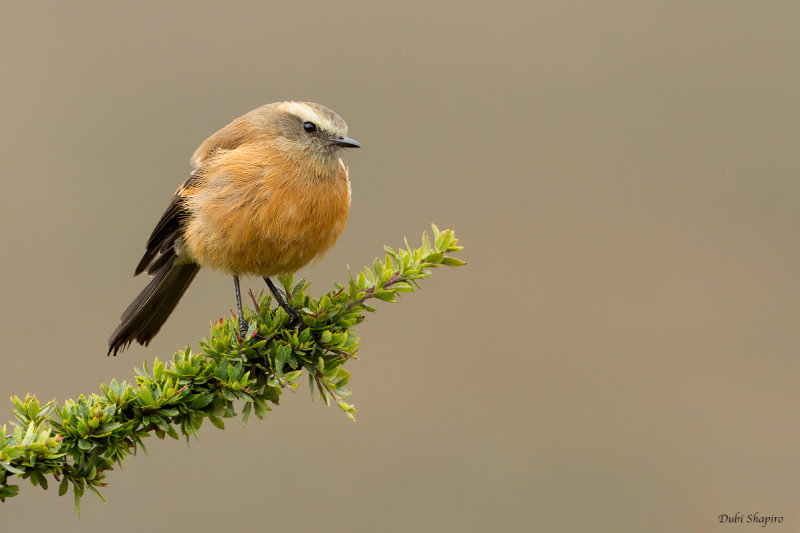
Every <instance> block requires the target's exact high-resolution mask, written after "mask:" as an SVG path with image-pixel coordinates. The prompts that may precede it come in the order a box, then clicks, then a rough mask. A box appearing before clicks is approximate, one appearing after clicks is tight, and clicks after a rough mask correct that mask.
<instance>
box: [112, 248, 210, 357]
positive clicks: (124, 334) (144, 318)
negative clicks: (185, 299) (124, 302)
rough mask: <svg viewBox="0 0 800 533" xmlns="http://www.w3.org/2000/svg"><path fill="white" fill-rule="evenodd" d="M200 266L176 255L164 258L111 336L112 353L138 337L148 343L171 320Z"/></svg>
mask: <svg viewBox="0 0 800 533" xmlns="http://www.w3.org/2000/svg"><path fill="white" fill-rule="evenodd" d="M198 270H200V267H199V266H198V265H197V264H195V263H182V264H177V265H176V264H175V256H174V255H173V256H172V257H171V258H170V259H169V260H168V261H166V262H164V264H163V265H161V268H159V269H158V270H157V271H156V272H154V274H155V276H154V277H153V279H152V280H150V283H148V284H147V287H145V288H144V290H143V291H142V292H141V293H140V294H139V296H137V297H136V299H135V300H134V301H133V302H132V303H131V305H129V306H128V308H127V309H126V310H125V312H124V313H122V316H121V317H120V324H119V326H117V329H115V330H114V333H112V334H111V338H110V339H109V340H108V354H109V355H111V353H112V352H113V353H114V355H117V352H119V351H120V350H123V349H125V348H126V347H127V346H128V345H129V344H130V343H131V342H133V341H134V340H135V341H136V342H138V343H139V344H142V345H144V346H147V344H149V343H150V341H151V340H152V338H153V337H155V336H156V333H158V330H160V329H161V326H163V325H164V322H166V321H167V318H168V317H169V315H170V313H172V310H173V309H175V306H176V305H178V301H179V300H180V299H181V296H183V293H184V292H186V289H187V287H189V284H190V283H191V282H192V280H193V279H194V277H195V276H196V275H197V271H198Z"/></svg>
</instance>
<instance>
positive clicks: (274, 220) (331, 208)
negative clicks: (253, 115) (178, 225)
mask: <svg viewBox="0 0 800 533" xmlns="http://www.w3.org/2000/svg"><path fill="white" fill-rule="evenodd" d="M235 152H236V153H235V154H234V153H233V152H231V153H230V154H224V155H223V156H220V157H218V158H215V161H213V162H211V163H209V166H208V168H203V169H202V174H203V176H204V177H203V179H201V180H200V183H199V184H198V187H197V188H195V189H194V190H192V191H189V194H188V195H187V206H188V211H189V217H188V219H187V223H186V226H185V230H184V247H185V249H186V251H187V252H188V254H189V255H190V256H191V258H192V259H193V260H194V261H196V262H197V263H198V264H200V265H201V266H204V267H209V268H213V269H219V270H223V271H226V272H230V273H232V274H237V275H240V274H241V275H247V274H253V275H258V276H272V275H275V274H282V273H289V272H294V271H296V270H298V269H299V268H301V267H302V266H304V265H305V264H307V263H308V262H310V261H311V260H312V259H314V258H316V257H318V256H320V255H321V254H323V253H324V252H325V251H326V250H327V249H328V248H330V247H331V246H332V245H333V243H334V242H335V241H336V239H337V238H338V237H339V235H341V233H342V231H343V230H344V227H345V224H346V222H347V213H348V210H349V207H350V183H349V181H348V177H347V170H346V169H345V167H344V165H343V164H342V163H341V161H336V162H334V164H333V165H308V164H306V165H296V164H292V163H291V162H287V161H286V160H285V159H283V158H281V157H280V156H277V155H272V156H271V157H268V158H266V159H265V157H264V154H263V152H260V153H258V152H255V153H252V154H248V153H247V150H241V149H239V150H236V151H235ZM254 162H257V163H254Z"/></svg>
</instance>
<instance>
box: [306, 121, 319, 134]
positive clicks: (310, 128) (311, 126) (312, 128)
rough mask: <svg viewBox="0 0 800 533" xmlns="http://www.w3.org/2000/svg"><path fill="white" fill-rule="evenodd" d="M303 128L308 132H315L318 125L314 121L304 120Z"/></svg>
mask: <svg viewBox="0 0 800 533" xmlns="http://www.w3.org/2000/svg"><path fill="white" fill-rule="evenodd" d="M303 129H304V130H306V133H314V132H315V131H317V125H316V124H314V123H313V122H303Z"/></svg>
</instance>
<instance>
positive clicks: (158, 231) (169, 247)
mask: <svg viewBox="0 0 800 533" xmlns="http://www.w3.org/2000/svg"><path fill="white" fill-rule="evenodd" d="M198 180H199V175H198V173H196V172H193V173H192V175H191V176H189V179H187V180H186V181H185V182H183V185H181V186H180V188H179V189H178V190H177V191H176V192H175V194H174V195H173V196H172V200H170V202H169V205H168V206H167V209H166V211H164V214H163V215H161V218H160V219H159V220H158V223H157V224H156V227H155V228H154V229H153V233H151V234H150V238H149V239H147V246H146V249H145V252H144V255H143V256H142V259H141V260H140V261H139V264H138V265H136V270H135V272H134V275H135V276H138V275H139V274H141V273H142V272H144V271H145V270H147V273H148V274H152V273H153V272H155V271H157V270H159V269H160V268H161V267H162V266H163V265H164V263H165V262H166V261H168V260H169V258H170V257H172V256H174V255H175V251H174V249H173V246H174V245H175V240H176V239H177V238H178V237H180V235H181V229H182V228H181V225H182V222H183V218H184V216H185V215H186V207H185V194H186V191H187V190H189V189H191V188H193V187H194V186H196V185H197V182H198Z"/></svg>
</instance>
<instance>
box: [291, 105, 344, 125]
mask: <svg viewBox="0 0 800 533" xmlns="http://www.w3.org/2000/svg"><path fill="white" fill-rule="evenodd" d="M280 107H281V109H282V110H283V111H286V112H287V113H291V114H292V115H294V116H296V117H300V118H301V119H303V120H309V121H311V122H313V123H314V124H316V125H318V126H320V127H321V128H322V129H324V130H332V129H334V128H335V125H334V124H332V123H331V121H330V120H328V118H327V117H325V116H323V115H320V114H319V113H317V110H316V109H314V108H313V107H311V106H310V105H308V104H304V103H303V102H284V103H283V104H281V106H280Z"/></svg>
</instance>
